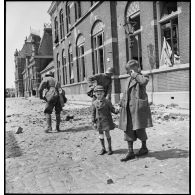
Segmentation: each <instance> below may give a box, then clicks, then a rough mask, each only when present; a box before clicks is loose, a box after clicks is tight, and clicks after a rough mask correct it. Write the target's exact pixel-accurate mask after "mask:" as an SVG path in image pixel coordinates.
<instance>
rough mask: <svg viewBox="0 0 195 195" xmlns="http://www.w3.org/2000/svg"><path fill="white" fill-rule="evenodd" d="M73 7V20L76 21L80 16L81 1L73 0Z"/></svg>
mask: <svg viewBox="0 0 195 195" xmlns="http://www.w3.org/2000/svg"><path fill="white" fill-rule="evenodd" d="M74 8H75V21H77V20H78V19H79V18H80V17H81V3H80V1H75V3H74Z"/></svg>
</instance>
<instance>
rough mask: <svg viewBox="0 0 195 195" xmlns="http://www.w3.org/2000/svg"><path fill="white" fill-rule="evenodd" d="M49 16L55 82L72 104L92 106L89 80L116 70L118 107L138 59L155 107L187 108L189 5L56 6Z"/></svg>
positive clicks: (107, 3)
mask: <svg viewBox="0 0 195 195" xmlns="http://www.w3.org/2000/svg"><path fill="white" fill-rule="evenodd" d="M48 13H49V14H50V16H51V21H52V32H53V33H52V35H53V55H54V66H55V77H56V78H57V79H58V81H60V82H61V84H62V87H63V88H64V89H65V91H66V94H67V96H70V97H71V99H72V100H74V99H75V100H83V101H90V98H89V97H88V96H87V95H86V90H87V82H86V78H87V77H88V76H90V75H93V74H96V73H103V72H105V70H106V69H107V68H108V67H114V70H115V74H114V76H113V90H112V101H113V102H118V101H119V100H120V97H121V95H122V94H123V92H124V90H125V82H126V79H127V77H128V75H127V74H126V70H125V68H124V64H125V63H126V62H127V61H128V60H129V59H136V60H138V62H139V64H140V67H141V69H142V72H143V73H147V74H149V75H150V82H149V84H148V85H147V91H148V94H149V100H150V101H152V102H153V103H155V104H161V103H162V104H170V103H176V104H179V105H181V106H184V107H188V105H189V52H190V50H189V49H190V43H189V34H190V31H189V30H190V27H189V25H190V23H189V21H190V18H189V17H190V2H180V1H178V2H173V1H170V2H169V1H165V2H164V1H53V2H52V3H51V6H50V7H49V9H48ZM163 45H164V46H167V47H168V48H169V51H168V52H169V53H166V52H167V50H166V48H165V47H163ZM167 56H168V57H169V59H168V58H167ZM168 60H169V61H170V62H169V63H167V62H168Z"/></svg>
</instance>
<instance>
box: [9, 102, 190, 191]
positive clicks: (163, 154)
mask: <svg viewBox="0 0 195 195" xmlns="http://www.w3.org/2000/svg"><path fill="white" fill-rule="evenodd" d="M43 108H44V103H43V101H41V100H39V99H36V98H7V99H6V116H7V117H6V132H5V133H6V146H5V149H6V193H170V194H171V193H172V194H178V193H181V194H182V193H189V115H188V114H186V113H187V111H186V110H183V109H180V108H173V107H167V108H165V107H163V106H162V105H161V106H151V109H152V113H153V122H154V127H152V128H149V129H148V130H147V133H148V137H149V139H148V148H149V154H148V155H147V156H144V157H140V158H136V159H134V160H132V161H128V162H125V163H122V162H120V159H121V158H122V157H123V156H124V155H125V154H126V152H127V143H126V142H124V141H123V132H122V131H121V130H119V129H117V128H116V129H115V130H113V131H111V137H112V145H113V151H114V154H113V155H111V156H109V155H107V154H106V155H103V156H100V155H98V153H99V151H100V149H101V148H100V143H99V140H98V133H97V132H96V131H95V130H93V128H92V127H91V124H90V122H91V114H90V108H89V106H86V105H77V104H74V103H70V102H69V103H67V104H66V106H65V107H64V111H63V113H62V122H61V130H62V132H60V133H54V134H46V133H45V132H44V127H45V123H46V121H45V117H44V114H43ZM67 114H73V115H74V116H75V117H74V119H73V120H72V121H65V118H66V115H67ZM52 118H53V124H52V125H53V128H54V127H55V115H54V114H53V115H52ZM113 118H114V121H115V123H116V124H117V123H118V118H119V115H117V116H114V115H113ZM18 127H21V128H22V133H19V134H16V131H17V129H18ZM106 146H107V145H106ZM140 146H141V143H140V141H136V142H135V146H134V148H135V151H136V150H138V149H139V148H140ZM109 181H112V182H109Z"/></svg>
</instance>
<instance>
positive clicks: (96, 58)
mask: <svg viewBox="0 0 195 195" xmlns="http://www.w3.org/2000/svg"><path fill="white" fill-rule="evenodd" d="M100 35H101V37H102V45H99V44H98V36H100ZM92 45H93V47H92V48H93V52H92V53H93V74H99V73H104V72H105V40H104V30H101V31H99V32H98V33H96V34H94V35H93V36H92ZM100 50H103V71H101V67H100V63H99V61H100Z"/></svg>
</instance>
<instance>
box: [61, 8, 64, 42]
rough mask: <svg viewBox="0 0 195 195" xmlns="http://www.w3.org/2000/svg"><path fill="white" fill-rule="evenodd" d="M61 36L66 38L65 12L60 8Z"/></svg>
mask: <svg viewBox="0 0 195 195" xmlns="http://www.w3.org/2000/svg"><path fill="white" fill-rule="evenodd" d="M60 38H61V39H63V38H64V14H63V10H62V9H61V10H60Z"/></svg>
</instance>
